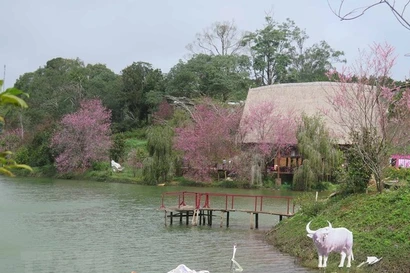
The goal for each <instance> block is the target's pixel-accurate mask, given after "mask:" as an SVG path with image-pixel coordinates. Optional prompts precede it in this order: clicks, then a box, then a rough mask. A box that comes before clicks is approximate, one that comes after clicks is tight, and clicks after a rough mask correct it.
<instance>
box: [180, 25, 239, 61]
mask: <svg viewBox="0 0 410 273" xmlns="http://www.w3.org/2000/svg"><path fill="white" fill-rule="evenodd" d="M242 36H243V35H242V34H241V33H239V31H238V28H237V26H236V24H235V22H234V21H230V22H229V21H224V22H215V23H213V24H212V25H211V26H210V27H208V28H206V29H204V30H203V31H202V32H201V33H197V34H196V37H195V41H193V42H192V43H190V44H188V45H187V47H186V48H187V49H188V50H189V51H190V52H192V53H193V54H207V55H222V56H226V55H233V54H239V53H240V51H241V49H242V48H243V44H242V42H241V40H242Z"/></svg>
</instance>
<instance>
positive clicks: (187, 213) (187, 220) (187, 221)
mask: <svg viewBox="0 0 410 273" xmlns="http://www.w3.org/2000/svg"><path fill="white" fill-rule="evenodd" d="M185 217H186V225H189V210H187V211H186V216H185Z"/></svg>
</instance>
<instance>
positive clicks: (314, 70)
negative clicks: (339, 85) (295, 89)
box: [285, 36, 346, 82]
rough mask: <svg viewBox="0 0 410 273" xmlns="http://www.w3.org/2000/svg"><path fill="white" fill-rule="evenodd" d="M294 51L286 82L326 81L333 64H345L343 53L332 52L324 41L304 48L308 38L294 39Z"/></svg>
mask: <svg viewBox="0 0 410 273" xmlns="http://www.w3.org/2000/svg"><path fill="white" fill-rule="evenodd" d="M296 38H297V39H296V45H297V46H296V51H295V54H293V57H292V63H291V65H290V68H289V75H288V77H287V79H286V80H285V81H286V82H313V81H328V80H329V79H328V77H327V76H326V73H327V72H328V71H329V70H331V69H333V68H334V66H333V65H334V64H335V63H345V62H346V60H345V59H342V57H343V56H344V52H343V51H339V50H334V49H333V48H332V47H331V46H330V45H329V44H328V43H327V42H326V41H320V42H319V43H315V44H313V45H312V46H310V47H307V48H305V45H304V42H305V39H307V38H308V37H307V36H305V37H303V36H298V37H296Z"/></svg>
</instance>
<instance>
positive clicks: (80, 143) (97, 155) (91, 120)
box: [51, 99, 111, 173]
mask: <svg viewBox="0 0 410 273" xmlns="http://www.w3.org/2000/svg"><path fill="white" fill-rule="evenodd" d="M110 119H111V111H110V110H108V109H106V108H105V107H104V106H103V105H102V103H101V100H97V99H94V100H85V101H82V102H81V103H80V109H79V110H78V111H77V112H75V113H72V114H67V115H65V116H64V117H63V118H62V120H61V122H60V128H59V130H58V131H56V132H55V133H54V135H53V137H52V142H51V147H52V149H53V150H54V152H55V154H56V157H55V162H56V165H57V169H58V171H59V172H61V173H69V172H83V171H85V170H86V169H88V168H90V167H91V164H92V163H94V162H98V161H108V160H109V157H108V156H109V151H110V148H111V138H110V135H111V130H110V125H111V120H110Z"/></svg>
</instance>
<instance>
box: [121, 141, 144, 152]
mask: <svg viewBox="0 0 410 273" xmlns="http://www.w3.org/2000/svg"><path fill="white" fill-rule="evenodd" d="M146 144H147V140H146V139H137V138H128V139H126V140H125V147H126V148H125V149H126V151H129V150H130V149H132V148H138V147H144V148H145V145H146Z"/></svg>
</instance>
